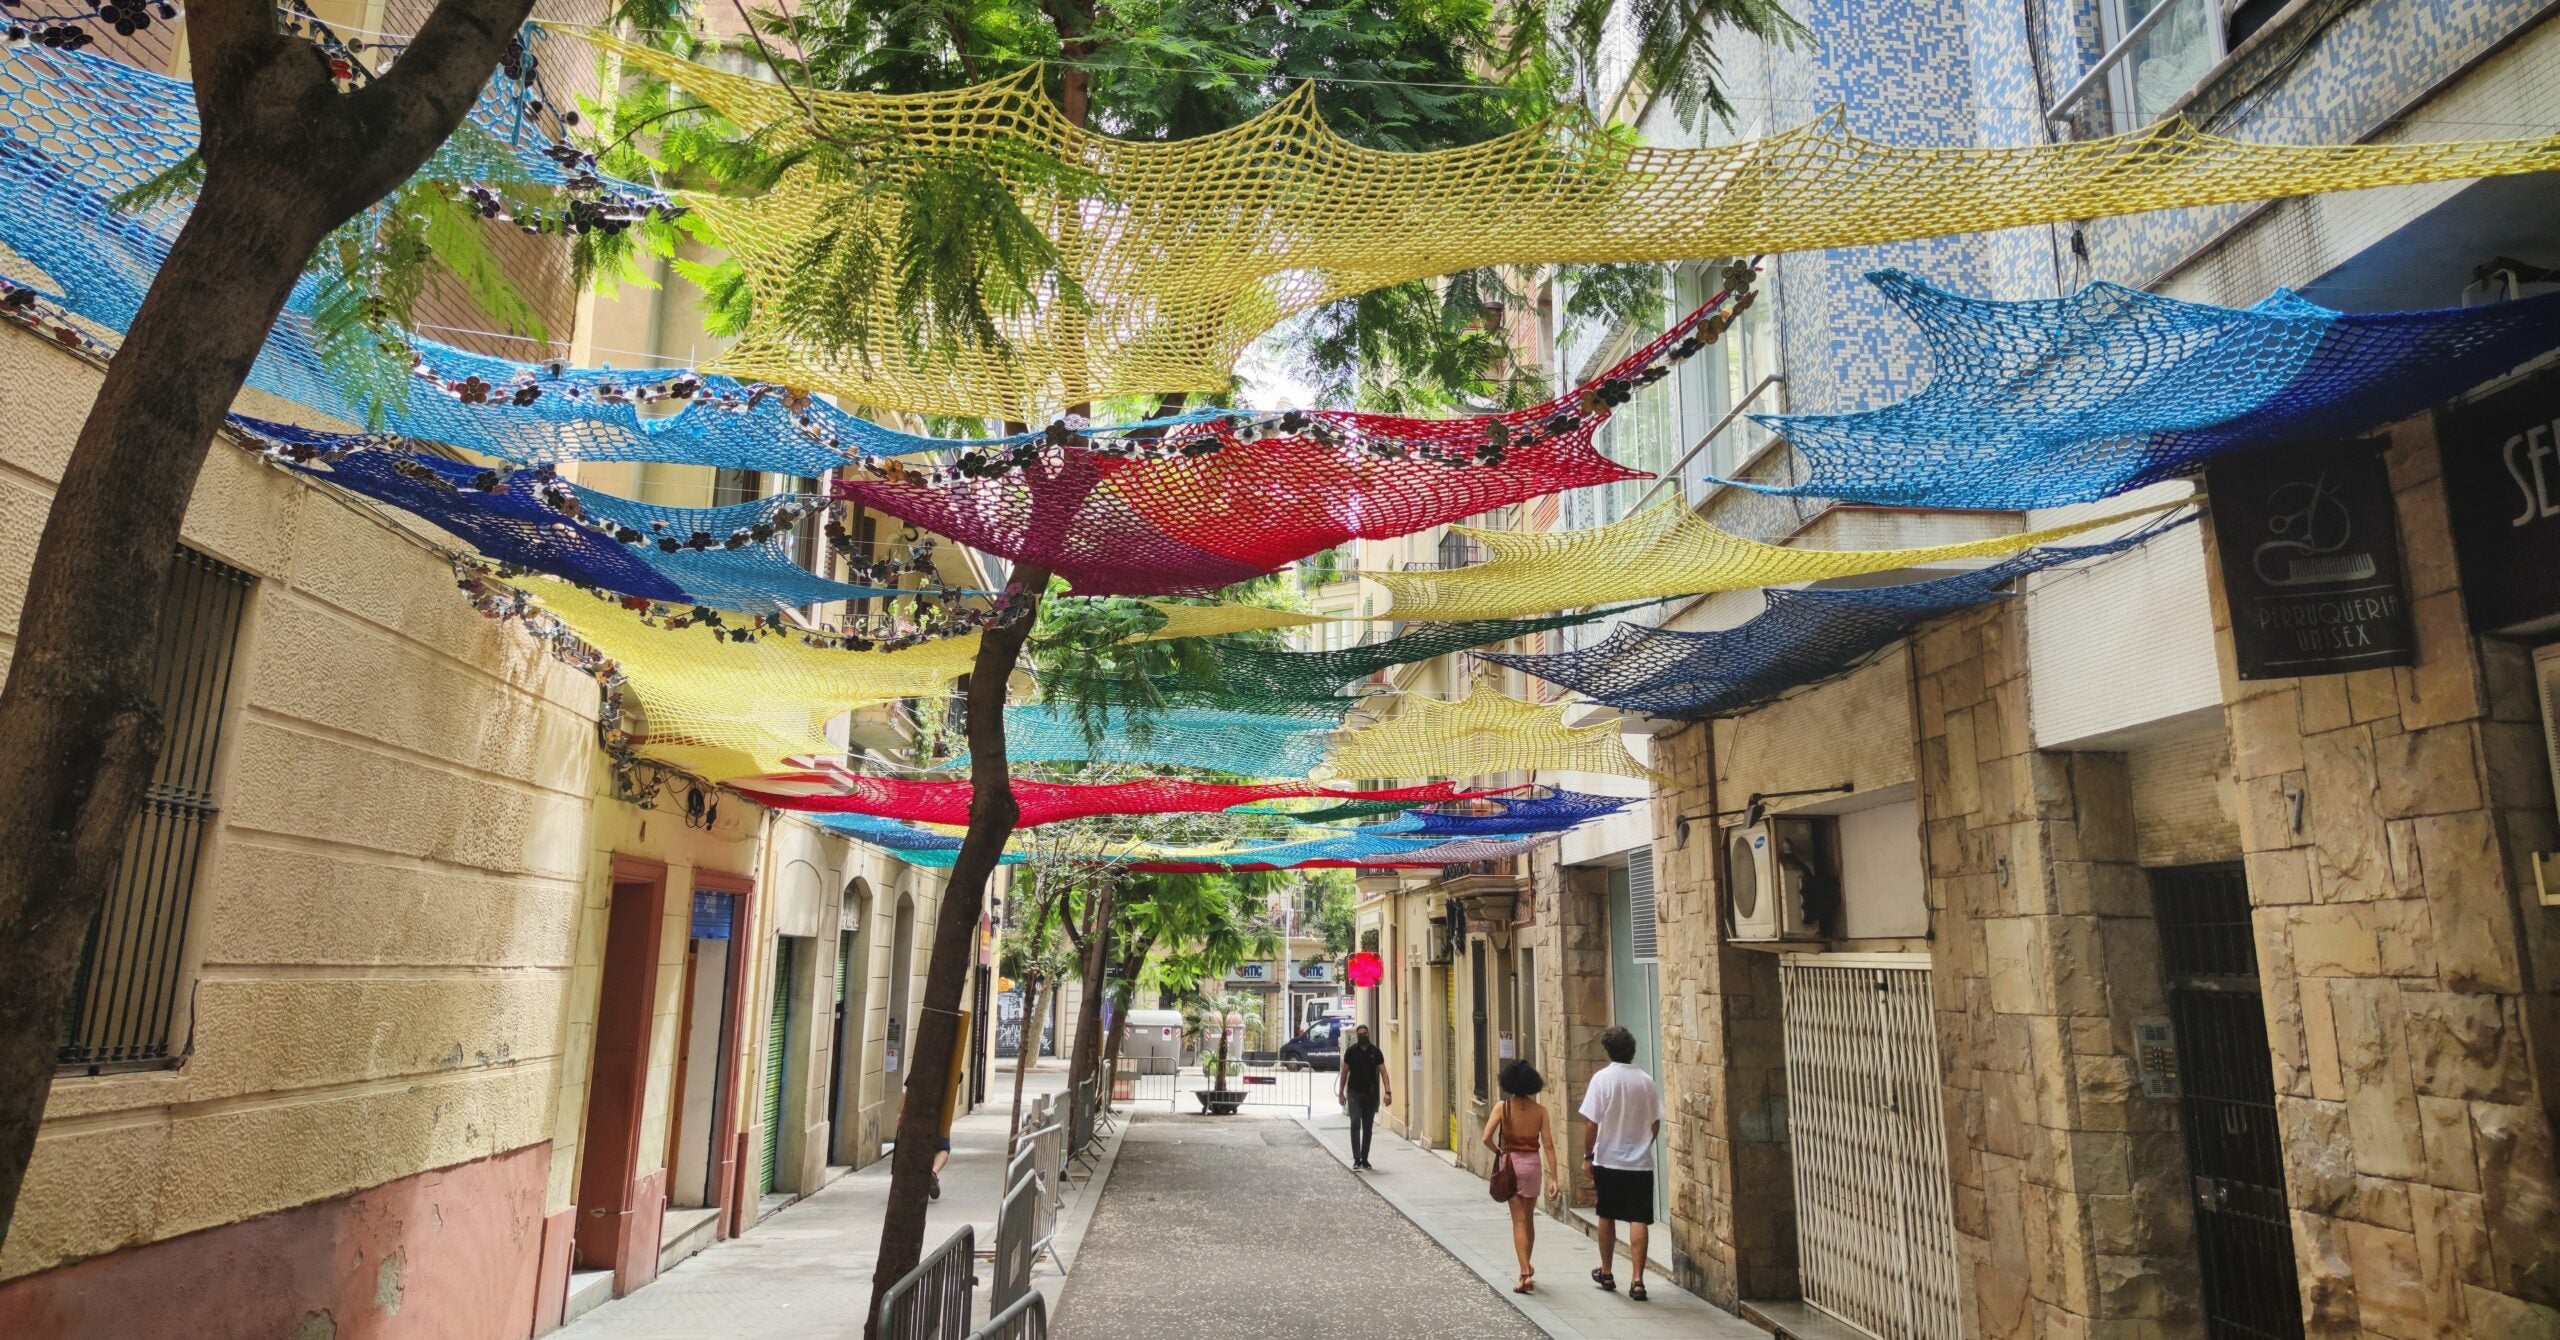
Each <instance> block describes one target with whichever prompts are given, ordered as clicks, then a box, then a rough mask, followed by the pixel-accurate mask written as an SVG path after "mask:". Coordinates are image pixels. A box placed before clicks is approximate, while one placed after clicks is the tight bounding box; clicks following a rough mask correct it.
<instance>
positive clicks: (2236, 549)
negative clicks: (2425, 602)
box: [2205, 441, 2417, 679]
mask: <svg viewBox="0 0 2560 1340" xmlns="http://www.w3.org/2000/svg"><path fill="white" fill-rule="evenodd" d="M2205 489H2206V492H2207V494H2208V495H2209V496H2210V497H2211V499H2212V506H2213V540H2214V547H2215V548H2216V549H2217V550H2219V551H2220V553H2221V556H2222V590H2223V594H2224V596H2225V597H2226V598H2227V600H2228V602H2229V604H2230V607H2231V644H2232V648H2233V650H2234V651H2235V652H2236V653H2237V658H2238V660H2239V666H2240V677H2241V678H2242V679H2281V678H2285V677H2288V676H2293V675H2342V674H2346V673H2348V672H2350V671H2354V670H2370V669H2373V668H2375V667H2377V666H2386V665H2407V664H2409V663H2410V662H2411V661H2413V660H2415V659H2416V653H2417V639H2416V636H2415V634H2414V633H2413V632H2412V631H2411V629H2410V623H2409V596H2408V590H2407V587H2406V585H2405V584H2404V583H2403V582H2402V581H2401V576H2400V540H2399V530H2398V527H2397V525H2396V523H2395V519H2394V516H2393V512H2392V498H2391V476H2390V472H2389V471H2388V470H2387V469H2385V468H2384V466H2383V462H2382V444H2381V443H2380V442H2376V441H2366V442H2351V443H2340V444H2335V445H2329V444H2322V445H2318V446H2307V447H2281V448H2276V449H2273V450H2268V451H2253V452H2248V453H2245V454H2242V455H2237V456H2230V457H2225V458H2224V459H2222V460H2220V461H2216V462H2215V463H2214V464H2213V466H2212V468H2211V469H2209V470H2208V471H2207V472H2206V476H2205Z"/></svg>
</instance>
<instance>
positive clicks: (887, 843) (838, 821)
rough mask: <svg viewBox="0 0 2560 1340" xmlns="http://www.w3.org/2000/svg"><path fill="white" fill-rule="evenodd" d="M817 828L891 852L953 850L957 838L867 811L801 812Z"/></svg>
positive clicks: (958, 842)
mask: <svg viewBox="0 0 2560 1340" xmlns="http://www.w3.org/2000/svg"><path fill="white" fill-rule="evenodd" d="M802 817H804V818H806V819H808V820H809V821H810V822H811V823H814V824H816V825H818V826H819V827H820V828H831V829H834V830H835V831H836V832H839V833H842V834H844V835H845V836H847V837H850V838H855V839H858V840H860V841H863V842H868V843H870V844H871V845H872V846H875V847H885V848H887V849H888V850H890V851H895V852H937V851H940V852H956V851H958V850H960V839H959V838H956V837H951V836H948V835H946V834H942V833H931V832H927V831H925V830H924V829H921V828H918V827H916V826H915V825H914V824H911V823H907V822H906V821H904V820H901V819H883V818H880V817H878V816H877V815H870V814H810V815H804V816H802Z"/></svg>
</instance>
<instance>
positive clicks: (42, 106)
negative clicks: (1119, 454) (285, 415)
mask: <svg viewBox="0 0 2560 1340" xmlns="http://www.w3.org/2000/svg"><path fill="white" fill-rule="evenodd" d="M503 84H504V81H503V80H497V81H492V83H491V85H490V88H489V90H488V91H487V92H485V93H484V94H483V95H482V98H481V101H480V103H479V104H478V106H477V107H476V108H475V109H474V110H473V112H472V115H471V118H470V120H469V121H468V122H467V123H466V125H465V128H464V130H463V131H461V132H458V133H457V135H456V137H455V138H454V139H453V140H452V141H450V142H449V143H448V144H447V145H446V147H445V148H444V149H443V150H440V151H439V152H438V154H437V155H436V157H435V158H434V159H433V160H431V161H430V162H429V164H428V165H427V167H426V168H424V169H423V170H422V171H421V172H420V174H419V175H420V176H421V177H422V178H424V179H427V180H432V181H439V182H449V183H457V184H467V183H477V182H486V181H506V182H522V183H528V184H533V185H538V186H546V187H559V186H561V185H563V184H564V183H565V181H566V180H567V178H566V176H565V174H564V172H563V170H562V167H561V165H560V164H559V163H558V162H556V161H554V160H553V159H552V158H551V157H550V156H549V155H548V154H546V153H544V152H543V151H542V149H543V146H542V145H540V144H539V143H537V142H536V141H535V139H534V138H532V137H523V136H519V135H518V133H517V129H516V125H515V121H514V111H513V107H512V104H511V103H510V102H509V101H508V100H507V98H506V97H505V96H504V92H503V89H502V87H501V86H502V85H503ZM196 137H197V131H196V122H195V100H194V90H193V89H192V88H191V87H189V86H188V85H187V84H186V83H184V82H181V81H178V80H173V79H169V78H166V77H164V76H161V75H155V74H150V73H147V72H145V71H142V70H138V69H135V68H133V67H131V66H127V65H122V64H119V63H117V62H115V61H112V60H108V59H106V58H104V57H99V56H93V55H87V54H82V53H77V52H68V51H51V50H46V49H44V48H41V47H36V46H21V47H12V48H4V49H0V243H5V244H6V247H7V248H8V250H9V251H14V252H15V253H16V254H17V259H18V262H19V263H18V264H16V265H12V264H11V263H10V262H9V261H8V260H7V259H6V258H5V257H0V275H6V276H8V277H10V278H13V279H16V280H19V281H20V282H23V283H27V284H30V285H32V286H33V287H35V288H36V289H37V290H38V291H40V292H42V293H44V294H46V295H47V296H48V297H52V298H55V299H57V300H58V301H60V302H61V304H62V305H63V306H64V308H65V309H66V310H68V311H70V312H72V313H74V314H75V315H78V316H80V317H82V318H85V319H87V320H89V321H93V322H96V323H97V324H99V325H100V326H103V327H105V328H107V329H109V330H112V331H122V330H123V329H125V328H126V327H127V326H128V325H130V324H131V322H132V320H133V316H134V313H135V312H136V311H138V310H139V309H140V307H141V304H142V297H143V294H144V293H145V292H146V291H147V290H148V289H149V288H150V286H151V281H152V279H153V278H154V277H155V276H156V275H157V274H158V273H159V270H160V265H161V263H162V261H164V260H165V259H166V258H167V256H168V251H169V244H170V242H171V241H172V240H173V239H174V238H175V237H176V235H177V230H178V228H179V226H180V225H181V224H183V223H184V222H185V219H186V213H187V206H185V205H184V204H183V203H175V202H171V203H163V204H157V205H152V206H149V207H147V208H145V207H138V206H137V207H136V208H133V209H130V210H127V209H119V208H118V207H116V206H115V205H114V204H113V203H112V202H113V201H114V200H115V199H116V198H118V197H120V196H123V195H124V194H125V193H127V192H129V191H132V190H134V189H135V188H137V187H140V186H143V185H144V184H145V183H148V182H151V181H153V180H154V179H156V178H159V177H161V176H162V175H163V174H164V173H167V172H169V171H170V170H171V169H173V168H176V167H177V166H178V165H179V164H180V163H181V162H182V161H184V160H185V159H186V157H187V156H188V155H189V154H190V153H192V152H193V151H194V149H195V144H196ZM608 185H609V186H611V187H613V188H615V189H617V190H622V191H626V192H644V191H645V188H640V187H636V186H631V185H630V184H628V183H608ZM482 226H485V227H492V228H498V227H508V226H510V225H507V224H504V223H497V222H491V223H487V224H484V225H482ZM317 299H318V289H317V286H316V282H315V281H313V280H311V279H308V278H306V279H305V280H304V281H303V283H302V284H301V285H300V286H298V287H297V288H296V289H295V291H294V295H293V297H292V299H291V300H290V301H289V303H288V305H287V309H286V311H285V313H284V314H283V316H281V317H280V318H279V319H278V321H277V324H276V328H275V330H274V332H273V333H272V334H271V335H270V336H269V337H268V343H267V348H266V349H265V350H264V351H263V352H262V353H261V354H260V355H259V358H258V361H257V363H256V364H255V365H254V366H253V367H252V369H251V371H250V375H249V385H250V387H251V388H253V389H255V390H259V391H263V392H266V393H267V394H269V395H273V396H276V397H279V398H281V399H283V400H286V401H289V402H291V403H293V404H297V405H301V406H303V407H305V408H307V409H311V410H313V411H316V412H318V413H320V414H324V415H327V416H329V417H331V418H334V419H338V420H341V421H344V422H348V423H364V422H366V421H367V410H368V405H367V403H366V401H365V397H363V396H361V395H359V394H356V393H352V392H350V391H348V390H346V389H344V388H342V387H341V386H340V385H339V382H338V379H337V378H336V377H335V376H334V375H332V374H331V372H330V371H329V370H328V368H327V366H326V365H325V364H324V363H323V361H322V359H321V357H320V354H319V346H318V343H317V341H316V340H315V337H314V333H313V332H314V326H313V324H312V319H311V313H312V311H313V306H314V303H315V302H316V301H317ZM408 343H409V344H410V346H411V347H412V348H413V349H414V350H415V352H416V353H417V356H418V365H417V368H416V369H415V375H414V376H413V377H412V378H411V379H410V380H409V382H408V384H407V386H406V387H405V393H404V394H401V395H398V396H396V397H394V398H393V399H391V400H389V401H387V402H386V403H384V404H382V405H381V406H380V409H381V419H380V426H381V427H382V428H384V429H386V430H387V431H390V432H394V433H397V434H399V435H401V436H404V437H410V438H415V439H418V440H422V441H430V442H442V443H445V444H448V445H451V446H456V447H463V448H467V449H469V450H472V451H477V452H481V453H483V454H485V455H489V456H493V457H496V458H498V459H500V460H504V461H512V462H517V463H520V464H536V463H560V462H568V461H674V462H683V463H687V464H695V465H713V466H727V467H731V468H735V469H746V470H769V471H774V472H777V473H781V474H788V475H794V476H799V477H804V478H806V477H814V476H817V475H821V474H824V473H826V472H827V471H829V470H831V469H835V468H837V467H840V466H842V465H844V464H846V463H847V462H848V461H850V460H853V459H855V458H857V457H874V456H902V455H914V454H918V453H922V452H928V451H938V450H944V449H951V448H962V447H1002V446H1008V445H1013V444H1019V443H1024V442H1031V441H1035V440H1038V439H1039V438H1040V436H1041V435H1040V434H1038V433H1021V434H1016V435H1013V436H1009V437H1002V438H970V439H941V438H930V437H923V436H918V435H916V434H912V433H904V432H900V431H897V430H895V429H891V428H885V427H882V426H880V425H878V424H875V423H871V422H869V421H867V420H865V419H862V418H859V417H857V416H854V415H851V414H847V413H845V412H843V411H842V410H839V409H836V408H835V407H833V406H831V405H829V404H827V403H826V402H825V401H823V400H819V399H815V398H813V397H812V396H810V395H809V394H808V393H807V392H805V391H802V390H796V389H792V388H788V387H784V386H779V385H774V384H770V383H751V382H741V381H737V380H735V379H732V378H729V377H725V376H720V375H715V374H711V373H705V372H700V371H696V370H691V369H668V368H653V369H650V370H647V371H645V372H639V371H616V370H614V369H612V368H577V367H570V366H567V365H566V364H563V363H559V362H556V361H548V362H531V363H528V362H517V361H514V360H511V359H503V358H494V357H490V356H488V355H485V354H476V353H471V352H469V351H466V350H462V349H457V348H454V347H452V346H450V345H445V344H440V343H438V342H436V341H433V340H427V339H423V338H416V337H411V338H410V339H409V340H408ZM1230 413H1231V412H1230V411H1227V410H1219V409H1206V410H1198V411H1193V412H1190V413H1186V414H1182V415H1175V416H1169V417H1168V418H1166V419H1163V420H1156V421H1148V422H1142V423H1132V424H1118V425H1112V426H1109V427H1102V428H1095V429H1091V430H1089V431H1090V432H1092V433H1095V434H1099V435H1101V436H1103V437H1105V438H1106V439H1107V438H1110V437H1115V436H1120V435H1125V434H1128V433H1132V432H1138V431H1141V430H1152V429H1156V428H1162V427H1166V426H1178V425H1185V424H1195V423H1204V422H1212V421H1216V420H1220V419H1223V418H1225V417H1228V416H1229V414H1230Z"/></svg>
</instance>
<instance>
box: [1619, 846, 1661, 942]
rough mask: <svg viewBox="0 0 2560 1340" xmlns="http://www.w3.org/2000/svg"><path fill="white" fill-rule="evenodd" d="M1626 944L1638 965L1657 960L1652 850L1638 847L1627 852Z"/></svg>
mask: <svg viewBox="0 0 2560 1340" xmlns="http://www.w3.org/2000/svg"><path fill="white" fill-rule="evenodd" d="M1627 916H1628V921H1629V923H1630V924H1629V929H1628V936H1627V938H1628V941H1629V944H1630V947H1631V948H1633V950H1634V951H1635V952H1634V955H1633V957H1634V959H1635V961H1636V962H1638V963H1651V962H1653V961H1655V960H1656V959H1657V958H1658V957H1660V955H1659V953H1658V952H1657V951H1658V946H1657V945H1656V943H1655V941H1656V938H1657V937H1656V934H1655V921H1654V911H1653V848H1651V847H1649V846H1648V847H1638V848H1636V849H1635V850H1634V851H1631V852H1629V853H1627Z"/></svg>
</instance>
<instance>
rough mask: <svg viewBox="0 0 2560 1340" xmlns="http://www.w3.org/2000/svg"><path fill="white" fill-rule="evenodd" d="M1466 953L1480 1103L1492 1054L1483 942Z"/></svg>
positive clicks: (1482, 1100)
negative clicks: (1486, 1022)
mask: <svg viewBox="0 0 2560 1340" xmlns="http://www.w3.org/2000/svg"><path fill="white" fill-rule="evenodd" d="M1467 951H1468V952H1467V985H1468V987H1469V988H1470V989H1469V991H1468V992H1467V997H1468V1004H1469V1006H1470V1007H1471V1013H1472V1018H1471V1020H1470V1022H1472V1023H1474V1025H1475V1048H1476V1067H1475V1069H1476V1101H1477V1102H1479V1103H1481V1102H1484V1101H1485V1100H1486V1099H1487V1098H1488V1097H1490V1094H1488V1092H1487V1091H1486V1081H1487V1079H1488V1078H1489V1077H1490V1076H1491V1075H1492V1074H1493V1053H1492V1051H1491V1049H1490V1044H1489V1033H1490V1030H1489V1029H1487V1028H1486V1026H1485V1004H1486V997H1487V996H1488V995H1489V994H1490V993H1489V992H1488V991H1487V990H1486V989H1485V988H1486V985H1487V983H1486V980H1485V960H1484V953H1485V945H1484V941H1482V940H1477V941H1475V942H1474V943H1472V944H1470V945H1468V946H1467Z"/></svg>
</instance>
